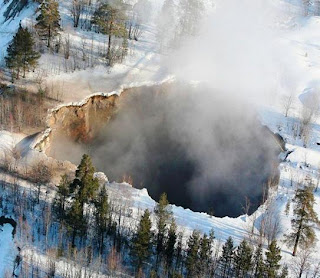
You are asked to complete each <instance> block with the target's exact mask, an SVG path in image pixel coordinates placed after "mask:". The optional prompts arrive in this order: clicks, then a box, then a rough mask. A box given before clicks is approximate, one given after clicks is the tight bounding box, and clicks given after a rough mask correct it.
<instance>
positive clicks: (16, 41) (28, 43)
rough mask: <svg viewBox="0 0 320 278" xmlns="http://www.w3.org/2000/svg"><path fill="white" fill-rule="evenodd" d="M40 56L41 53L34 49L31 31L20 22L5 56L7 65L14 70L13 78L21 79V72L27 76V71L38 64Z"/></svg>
mask: <svg viewBox="0 0 320 278" xmlns="http://www.w3.org/2000/svg"><path fill="white" fill-rule="evenodd" d="M39 58H40V54H39V53H38V52H36V51H34V41H33V38H32V35H31V33H30V32H29V31H28V29H27V28H23V27H22V26H21V24H20V25H19V29H18V31H17V33H16V34H15V36H14V37H13V40H12V42H11V43H10V45H9V46H8V48H7V56H6V57H5V60H6V65H7V67H8V68H9V69H11V71H12V79H13V80H14V78H16V79H19V77H20V74H21V72H22V73H23V77H25V75H26V72H27V71H29V70H30V69H32V68H34V67H35V66H36V65H37V63H38V60H39Z"/></svg>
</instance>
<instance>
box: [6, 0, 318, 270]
mask: <svg viewBox="0 0 320 278" xmlns="http://www.w3.org/2000/svg"><path fill="white" fill-rule="evenodd" d="M270 1H271V0H270ZM279 1H280V2H281V5H282V6H283V9H285V10H286V11H287V12H288V13H290V17H289V18H290V20H288V21H287V22H281V24H282V25H281V26H282V27H281V28H284V30H285V31H284V32H283V33H282V37H281V39H280V45H281V47H283V49H284V50H287V51H288V53H292V54H293V55H290V56H288V57H285V58H288V63H290V65H291V67H292V68H293V69H294V72H295V74H294V80H291V79H288V80H286V83H288V84H289V85H290V84H292V87H291V90H290V92H289V91H287V92H285V94H288V93H290V94H293V96H294V105H293V108H292V109H291V110H290V113H289V117H287V118H286V117H284V111H283V109H282V100H281V99H282V96H281V95H278V99H277V100H278V101H277V103H273V104H272V105H262V106H261V107H260V110H259V115H260V118H261V122H262V123H263V124H266V125H267V126H268V127H269V128H271V129H272V130H273V131H274V132H278V133H279V134H281V136H283V138H284V139H285V140H286V142H287V148H288V149H289V150H291V151H292V153H291V154H290V155H289V156H288V157H287V160H286V161H284V162H283V163H281V165H280V170H281V177H280V183H279V187H278V190H277V191H276V192H272V194H271V195H270V200H269V201H270V203H271V204H272V206H273V208H274V211H275V217H277V216H279V219H280V227H281V232H280V233H279V235H278V239H279V243H280V246H281V249H282V255H283V263H286V264H289V265H292V264H294V263H295V261H294V260H295V259H293V258H292V256H291V254H290V253H291V249H289V248H288V247H287V246H286V245H285V244H284V243H283V241H282V239H283V238H284V234H285V233H287V232H289V231H290V229H291V224H290V219H291V217H292V206H291V209H290V212H289V214H288V215H286V214H285V212H284V211H285V206H286V203H287V201H288V200H290V199H292V198H293V196H294V192H295V188H296V185H297V184H298V183H299V182H301V181H302V180H304V179H306V177H308V178H311V179H313V180H314V182H315V183H316V179H317V178H318V169H319V165H320V146H319V145H317V143H320V125H319V124H320V122H319V120H318V119H317V120H315V121H314V123H313V125H312V131H311V136H310V141H309V143H308V145H307V148H304V147H303V143H302V141H301V139H299V138H298V137H295V136H294V134H293V129H294V126H295V125H297V124H298V122H299V119H298V117H299V115H300V113H301V110H302V103H304V104H306V99H310V98H311V99H314V98H313V97H312V96H313V95H317V94H319V92H320V79H319V76H320V37H319V30H320V18H319V17H309V18H304V17H302V16H301V15H300V14H299V12H298V11H299V7H300V2H299V1H298V0H297V1H281V0H274V1H273V2H275V3H279ZM61 2H62V1H61ZM32 9H33V8H32V7H30V9H27V10H25V11H24V12H23V13H21V14H20V15H19V17H18V18H17V19H16V20H15V21H13V22H10V23H6V24H2V25H1V26H0V32H4V33H3V34H4V35H3V34H1V35H3V37H2V39H1V41H0V46H1V49H2V51H3V49H4V46H5V45H6V44H7V43H8V41H9V40H10V38H11V37H12V32H13V31H14V30H15V29H16V28H17V26H18V22H19V20H20V19H25V18H28V17H32V14H33V10H32ZM65 9H66V8H65V7H64V6H62V10H61V11H62V12H63V11H64V12H65ZM3 10H4V7H2V8H1V10H0V12H1V13H2V11H3ZM73 35H74V36H79V37H81V36H83V35H84V34H83V33H81V34H76V33H75V34H73ZM79 40H80V39H79ZM97 40H98V39H97ZM97 43H99V42H97ZM157 49H158V47H157V43H156V40H155V26H154V25H153V24H150V25H148V26H145V32H144V33H143V36H142V38H141V40H140V41H139V42H136V43H135V46H134V51H133V52H132V53H131V54H129V56H128V58H127V60H126V61H125V63H124V64H123V65H117V66H115V67H114V68H112V69H111V71H109V70H108V69H107V68H106V67H104V66H103V65H99V66H97V67H95V68H93V69H88V70H81V71H76V72H74V73H67V74H66V73H62V72H60V73H59V72H56V73H54V71H53V72H51V73H50V74H49V76H48V82H53V83H59V82H60V83H61V84H62V85H61V86H63V91H64V94H63V101H64V102H76V101H81V100H82V99H84V98H85V97H87V96H88V95H89V94H92V93H98V92H103V93H108V92H111V91H114V90H119V88H121V87H124V86H132V85H134V84H140V83H144V82H159V81H162V80H164V79H166V78H168V75H169V73H168V71H167V69H166V68H162V67H161V55H160V54H159V53H158V50H157ZM285 52H286V51H284V53H285ZM53 60H54V57H52V56H50V55H45V56H44V57H43V58H42V60H41V64H42V67H43V68H44V69H45V67H46V65H47V66H48V65H49V66H50V65H51V68H56V67H58V65H55V66H52V65H54V64H53V62H52V61H53ZM47 70H48V71H49V69H48V68H47ZM277 74H278V73H275V75H277ZM282 93H283V92H282ZM310 94H311V96H310ZM21 139H22V136H21V135H12V134H10V133H8V132H1V133H0V148H1V149H5V148H8V146H11V145H12V144H16V143H17V142H18V141H20V140H21ZM291 181H293V182H291ZM107 186H108V188H109V190H110V191H112V190H116V191H120V192H121V191H124V192H126V193H128V194H127V195H126V196H128V197H127V198H128V199H129V200H130V201H131V202H133V203H132V209H133V212H134V215H135V219H138V217H137V216H138V215H139V214H140V213H141V212H142V210H143V209H145V208H149V209H152V208H153V207H154V205H155V202H154V200H152V199H151V198H150V197H149V195H148V194H147V191H146V190H137V189H133V188H131V187H130V186H128V185H123V184H116V183H110V184H109V183H108V184H107ZM123 198H126V197H123ZM315 198H316V206H315V209H316V212H317V213H318V215H319V216H320V192H319V191H318V192H316V193H315ZM172 209H173V211H174V216H175V218H176V219H177V223H178V224H179V229H181V230H184V234H185V237H187V236H188V235H189V234H190V232H191V231H192V230H193V229H199V230H201V231H203V232H208V231H209V230H210V229H211V228H213V229H214V230H215V232H216V236H217V239H218V240H222V241H224V240H225V239H226V238H227V237H228V236H232V237H234V238H235V240H236V242H239V241H240V240H241V239H242V238H243V237H244V236H245V235H246V233H247V230H248V226H250V225H251V224H252V221H253V219H257V220H259V218H260V217H261V216H262V215H263V214H264V213H265V207H264V206H262V207H260V208H259V209H258V211H257V212H256V213H255V214H254V215H253V216H251V217H248V216H246V215H243V216H241V217H238V218H235V219H233V218H228V217H225V218H216V217H210V216H209V215H207V214H204V213H194V212H192V211H190V210H188V209H183V208H181V207H175V206H173V207H172ZM258 223H259V221H257V222H256V225H258ZM7 226H8V225H6V226H5V227H3V229H4V230H3V231H2V232H1V238H2V236H3V235H4V236H5V237H6V238H8V241H5V242H9V243H10V244H12V240H11V239H10V240H9V235H10V236H11V234H10V233H11V231H10V227H7ZM256 228H257V226H256ZM315 231H316V236H317V238H318V239H320V230H319V228H318V227H316V228H315ZM256 232H257V231H256ZM2 242H3V241H2ZM8 246H9V245H8ZM8 246H4V249H2V248H1V242H0V248H1V250H9V249H10V247H8ZM314 248H315V253H314V258H313V263H312V264H313V265H316V264H317V263H318V262H319V261H320V253H319V251H318V250H320V243H319V241H318V242H317V244H316V245H315V247H314ZM5 252H7V251H1V253H0V271H1V265H4V264H6V260H8V256H6V255H4V254H5Z"/></svg>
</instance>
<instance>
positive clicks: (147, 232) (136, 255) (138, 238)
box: [131, 210, 152, 271]
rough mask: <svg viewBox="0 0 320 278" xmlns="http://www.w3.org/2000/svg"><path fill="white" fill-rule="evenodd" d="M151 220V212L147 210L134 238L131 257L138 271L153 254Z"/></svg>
mask: <svg viewBox="0 0 320 278" xmlns="http://www.w3.org/2000/svg"><path fill="white" fill-rule="evenodd" d="M151 239H152V232H151V220H150V212H149V210H145V212H144V214H143V215H142V217H141V220H140V222H139V225H138V230H137V232H136V234H135V236H134V238H133V244H132V248H131V255H132V259H133V263H134V264H135V266H136V268H137V270H138V271H140V270H141V268H142V265H143V263H145V262H146V261H147V260H148V258H149V257H150V254H151Z"/></svg>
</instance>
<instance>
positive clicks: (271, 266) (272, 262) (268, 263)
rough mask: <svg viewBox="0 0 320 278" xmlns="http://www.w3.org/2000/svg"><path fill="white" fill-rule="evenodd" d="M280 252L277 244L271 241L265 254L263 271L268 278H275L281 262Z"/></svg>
mask: <svg viewBox="0 0 320 278" xmlns="http://www.w3.org/2000/svg"><path fill="white" fill-rule="evenodd" d="M280 252H281V250H280V248H279V247H278V246H277V242H276V241H275V240H273V241H272V242H271V244H270V245H269V247H268V250H267V252H266V260H265V270H266V275H267V277H268V278H276V277H277V275H278V270H279V269H280V260H281V255H280Z"/></svg>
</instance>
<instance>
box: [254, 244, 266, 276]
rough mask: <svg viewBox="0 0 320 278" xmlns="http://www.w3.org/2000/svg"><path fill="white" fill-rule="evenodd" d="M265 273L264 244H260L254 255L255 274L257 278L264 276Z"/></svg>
mask: <svg viewBox="0 0 320 278" xmlns="http://www.w3.org/2000/svg"><path fill="white" fill-rule="evenodd" d="M263 273H264V261H263V252H262V245H261V244H259V245H258V247H257V248H256V250H255V252H254V256H253V276H254V277H255V278H263Z"/></svg>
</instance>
